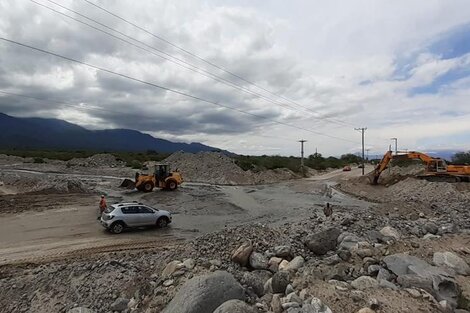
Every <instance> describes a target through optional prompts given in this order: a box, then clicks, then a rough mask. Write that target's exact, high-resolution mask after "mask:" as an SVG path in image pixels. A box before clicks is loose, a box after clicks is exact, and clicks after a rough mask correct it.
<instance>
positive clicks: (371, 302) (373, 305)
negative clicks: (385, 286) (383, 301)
mask: <svg viewBox="0 0 470 313" xmlns="http://www.w3.org/2000/svg"><path fill="white" fill-rule="evenodd" d="M369 308H371V309H372V310H377V309H378V308H380V302H379V300H377V299H376V298H370V299H369Z"/></svg>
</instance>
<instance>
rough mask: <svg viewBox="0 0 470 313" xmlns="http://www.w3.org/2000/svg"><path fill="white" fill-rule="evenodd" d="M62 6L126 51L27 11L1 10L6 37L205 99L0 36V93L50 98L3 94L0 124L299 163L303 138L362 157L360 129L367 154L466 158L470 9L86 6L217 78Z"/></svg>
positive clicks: (426, 1) (149, 0)
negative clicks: (124, 133)
mask: <svg viewBox="0 0 470 313" xmlns="http://www.w3.org/2000/svg"><path fill="white" fill-rule="evenodd" d="M36 1H37V2H39V3H41V4H44V5H46V6H49V7H51V8H54V9H55V10H58V11H60V12H63V13H65V14H67V15H70V16H72V17H73V18H76V19H79V20H82V21H84V22H86V23H89V24H93V22H90V21H89V20H86V19H85V18H84V17H83V16H79V15H77V14H75V13H72V12H70V11H67V10H66V9H64V8H61V7H58V6H56V5H55V4H53V3H51V2H49V1H47V0H36ZM56 1H57V2H58V3H60V4H61V5H63V6H65V7H67V8H69V9H72V10H74V11H76V12H78V13H80V14H82V15H84V16H86V17H89V18H92V19H94V20H96V21H99V22H100V23H102V24H104V25H106V26H108V27H110V28H112V29H114V30H117V31H119V32H121V33H123V34H124V35H127V36H129V37H130V38H129V37H124V36H123V35H122V34H119V33H113V31H112V30H109V29H105V30H106V31H107V32H110V33H113V34H114V35H115V36H117V37H120V38H123V39H124V40H125V41H128V42H124V41H120V40H118V39H116V38H114V37H111V36H109V35H107V34H104V33H102V32H99V31H98V30H96V29H93V28H90V27H89V26H86V25H83V24H80V23H79V22H77V21H75V20H72V19H70V18H68V17H66V16H63V15H60V14H59V13H56V12H53V11H51V10H49V9H47V8H45V7H43V6H40V5H38V4H35V3H33V2H31V1H26V0H18V1H7V0H0V37H4V38H7V39H11V40H15V41H19V42H21V43H25V44H28V45H32V46H35V47H38V48H42V49H45V50H48V51H51V52H54V53H57V54H61V55H64V56H67V57H70V58H74V59H77V60H80V61H83V62H87V63H89V64H92V65H95V66H99V67H102V68H105V69H109V70H112V71H115V72H118V73H120V74H125V75H128V76H131V77H134V78H137V79H140V80H143V81H146V82H151V83H153V84H157V85H161V86H164V87H167V88H171V89H173V90H176V91H178V92H182V93H185V94H190V95H193V96H196V97H199V98H202V99H205V100H208V101H209V102H211V103H208V102H202V101H199V100H196V99H194V98H188V97H185V96H183V95H181V94H176V93H174V92H171V91H165V90H161V89H158V88H155V87H154V86H149V85H145V84H142V83H138V82H135V81H131V80H129V79H124V78H122V77H118V76H115V75H111V74H109V73H105V72H102V71H98V70H96V69H92V68H90V67H87V66H84V65H79V64H74V63H72V62H69V61H65V60H63V59H60V58H57V57H54V56H50V55H45V54H41V53H39V52H37V51H32V50H29V49H25V48H22V47H19V46H16V45H13V44H11V43H7V42H4V41H1V40H0V92H8V93H15V94H20V95H24V96H30V97H35V98H41V99H45V101H40V100H37V99H31V98H24V97H17V96H13V95H7V94H4V93H3V94H2V93H0V112H3V113H7V114H10V115H13V116H28V117H29V116H38V117H53V118H59V119H64V120H67V121H69V122H72V123H77V124H80V125H82V126H84V127H87V128H92V129H101V128H132V129H137V130H140V131H143V132H146V133H149V134H152V135H154V136H156V137H160V138H165V139H170V140H173V141H184V142H192V141H197V142H202V143H204V144H208V145H212V146H216V147H220V148H223V149H228V150H230V151H233V152H237V153H243V154H282V155H297V154H298V153H299V143H298V142H297V140H299V139H306V140H307V143H306V146H305V150H306V154H311V153H313V152H315V148H318V151H319V152H321V153H322V154H324V155H339V154H342V153H347V152H357V151H358V149H359V148H360V133H359V132H357V131H355V130H354V128H355V127H367V128H368V129H367V131H366V147H367V148H369V149H371V151H372V152H371V153H376V152H377V153H379V152H380V153H383V152H384V151H385V150H386V149H387V148H388V145H389V144H390V143H391V140H390V138H391V137H398V141H399V148H402V149H414V150H427V151H431V150H436V149H457V150H462V149H467V150H468V149H470V2H469V1H466V0H461V1H459V0H453V1H444V0H441V1H433V0H422V1H409V0H403V1H385V0H383V1H376V0H369V1H312V0H305V1H300V0H299V1H288V2H287V1H282V0H278V1H264V0H244V1H222V0H213V1H189V0H188V1H184V0H178V1H156V0H145V1H144V0H140V1H114V0H113V1H111V0H90V1H91V2H93V3H96V4H98V5H100V6H102V7H104V8H106V9H108V10H110V11H112V12H114V13H116V14H117V15H119V16H121V17H123V18H125V19H127V20H129V21H132V22H134V23H135V24H137V25H138V26H141V27H143V28H145V29H147V30H149V31H150V32H151V33H153V34H155V35H157V36H159V37H161V38H164V39H165V40H167V41H168V42H171V43H172V44H174V45H176V46H178V47H181V48H183V49H185V50H187V51H189V52H191V53H193V54H195V55H197V56H199V57H200V58H203V59H204V60H206V61H208V62H211V63H212V64H214V65H216V66H217V67H214V66H211V65H210V64H207V63H205V62H203V61H201V59H198V58H195V57H193V56H191V55H189V54H187V53H185V52H184V51H182V50H179V49H177V48H175V47H174V46H171V45H169V44H168V43H166V42H164V41H162V40H159V39H158V38H156V37H153V36H151V35H149V34H148V33H145V32H143V31H141V30H139V29H137V28H135V27H133V26H132V25H129V24H127V23H125V22H124V21H122V20H120V19H117V18H116V17H113V16H111V15H109V14H107V13H106V12H103V11H101V10H99V9H98V8H96V7H94V6H93V5H90V4H89V3H87V2H86V1H83V0H76V1H61V0H56ZM93 26H94V27H97V28H100V29H104V28H103V26H100V25H97V24H93ZM134 39H136V40H138V41H133V40H134ZM129 42H132V43H133V44H135V45H138V46H140V47H141V48H138V47H135V46H133V45H130V44H129ZM157 49H158V50H157ZM162 56H163V57H164V58H162ZM175 58H177V59H175ZM168 59H170V60H172V61H169V60H168ZM183 62H184V63H183ZM221 68H223V69H226V70H227V71H223V70H221ZM230 73H233V74H235V75H237V76H234V75H231V74H230ZM214 78H215V79H214ZM249 82H251V83H254V84H255V85H253V84H250V83H249ZM223 106H225V107H231V108H233V109H235V110H231V109H228V108H224V107H223ZM240 111H244V112H248V113H249V114H251V115H247V114H243V113H241V112H240ZM289 125H292V126H289ZM322 134H326V135H327V136H323V135H322ZM328 136H329V137H328Z"/></svg>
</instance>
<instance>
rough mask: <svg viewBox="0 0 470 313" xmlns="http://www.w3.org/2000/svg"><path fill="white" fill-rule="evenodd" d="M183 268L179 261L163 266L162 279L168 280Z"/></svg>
mask: <svg viewBox="0 0 470 313" xmlns="http://www.w3.org/2000/svg"><path fill="white" fill-rule="evenodd" d="M183 267H184V264H183V263H181V262H180V261H171V262H170V263H168V264H167V265H166V266H165V269H164V270H163V272H162V277H163V278H168V277H170V276H171V275H173V273H174V272H176V271H177V270H179V269H181V268H183Z"/></svg>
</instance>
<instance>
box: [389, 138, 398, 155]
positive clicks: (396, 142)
mask: <svg viewBox="0 0 470 313" xmlns="http://www.w3.org/2000/svg"><path fill="white" fill-rule="evenodd" d="M390 139H391V140H394V141H395V155H397V154H398V138H390ZM390 150H392V149H390Z"/></svg>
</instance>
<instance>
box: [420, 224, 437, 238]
mask: <svg viewBox="0 0 470 313" xmlns="http://www.w3.org/2000/svg"><path fill="white" fill-rule="evenodd" d="M423 229H424V232H425V233H429V234H433V235H436V234H437V232H438V230H439V227H438V226H437V225H436V224H435V223H433V222H427V223H426V224H424V226H423Z"/></svg>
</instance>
